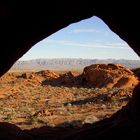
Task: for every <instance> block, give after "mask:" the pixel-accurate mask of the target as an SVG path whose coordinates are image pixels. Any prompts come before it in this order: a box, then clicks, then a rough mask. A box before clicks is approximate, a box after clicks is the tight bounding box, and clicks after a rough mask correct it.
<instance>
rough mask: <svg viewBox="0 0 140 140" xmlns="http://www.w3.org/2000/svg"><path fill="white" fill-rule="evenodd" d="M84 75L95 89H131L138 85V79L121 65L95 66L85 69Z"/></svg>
mask: <svg viewBox="0 0 140 140" xmlns="http://www.w3.org/2000/svg"><path fill="white" fill-rule="evenodd" d="M83 75H84V77H85V78H86V81H87V82H88V84H90V85H92V86H95V87H106V88H112V87H118V88H129V87H133V86H136V85H137V84H138V80H137V77H135V75H134V74H133V72H132V71H130V70H129V69H127V68H125V67H123V66H121V65H119V64H108V65H107V64H95V65H91V66H87V67H85V68H84V71H83Z"/></svg>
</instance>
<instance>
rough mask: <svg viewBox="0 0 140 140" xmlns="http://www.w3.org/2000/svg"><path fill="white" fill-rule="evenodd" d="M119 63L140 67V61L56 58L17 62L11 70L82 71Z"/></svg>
mask: <svg viewBox="0 0 140 140" xmlns="http://www.w3.org/2000/svg"><path fill="white" fill-rule="evenodd" d="M108 63H119V64H122V65H123V66H125V67H127V68H130V69H133V68H139V67H140V60H125V59H119V60H117V59H102V60H100V59H81V58H58V59H57V58H54V59H34V60H27V61H17V62H16V63H15V64H14V65H13V67H12V68H11V70H44V69H48V70H82V69H83V68H84V67H85V66H88V65H91V64H108Z"/></svg>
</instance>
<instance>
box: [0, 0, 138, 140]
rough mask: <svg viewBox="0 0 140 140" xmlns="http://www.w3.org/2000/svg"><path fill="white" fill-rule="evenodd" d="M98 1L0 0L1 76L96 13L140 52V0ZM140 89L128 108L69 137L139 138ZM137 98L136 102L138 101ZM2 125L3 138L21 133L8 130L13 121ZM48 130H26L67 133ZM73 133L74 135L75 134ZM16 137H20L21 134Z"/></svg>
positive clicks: (40, 133) (38, 133)
mask: <svg viewBox="0 0 140 140" xmlns="http://www.w3.org/2000/svg"><path fill="white" fill-rule="evenodd" d="M96 2H97V1H94V4H91V3H90V2H89V1H86V2H85V1H84V2H82V1H81V2H80V4H79V3H77V4H76V3H75V2H73V1H70V2H69V3H60V1H58V3H57V4H56V3H55V2H54V1H52V4H50V3H48V4H47V5H46V4H45V3H42V2H37V3H36V2H35V1H34V2H31V3H30V2H29V1H28V2H24V3H22V4H21V3H20V2H18V1H16V0H13V1H12V2H10V1H5V2H1V4H0V18H1V23H0V24H1V26H0V31H1V32H0V33H1V44H4V45H2V46H1V49H0V50H1V55H0V76H1V75H3V74H4V73H5V72H6V71H8V69H9V68H10V67H11V66H12V65H13V64H14V62H15V61H16V60H18V59H19V58H20V57H21V56H22V55H23V54H24V53H25V52H27V51H28V50H29V49H30V48H31V47H32V46H33V45H34V44H36V43H37V42H39V41H40V40H42V39H44V38H46V37H47V36H49V35H51V34H52V33H54V32H56V31H58V30H60V29H62V28H64V27H66V26H68V25H69V24H71V23H75V22H78V21H80V20H83V19H86V18H89V17H91V16H93V15H96V16H98V17H99V18H101V19H103V21H104V22H105V23H106V24H107V25H108V26H109V27H110V29H111V30H112V31H114V32H115V33H116V34H118V35H119V37H121V38H122V39H123V40H125V41H126V42H127V43H128V44H129V45H130V46H131V47H132V48H133V50H134V51H135V52H137V54H138V55H140V40H139V32H140V30H139V25H140V21H139V20H138V18H139V8H137V6H139V4H137V2H131V4H130V5H129V2H128V1H127V2H126V3H125V5H124V4H123V3H122V2H121V3H120V2H117V3H115V4H114V2H113V3H111V2H109V3H107V2H106V1H105V3H103V2H102V6H101V3H99V4H96ZM92 3H93V2H92ZM126 5H127V6H126ZM77 7H78V8H77ZM124 7H125V10H124ZM50 8H52V9H53V8H54V9H55V10H53V12H52V10H50ZM60 9H61V10H60ZM42 21H43V22H42ZM139 92H140V89H137V91H136V93H135V94H136V95H138V96H133V102H130V104H131V106H130V107H128V106H126V109H125V110H124V109H122V110H121V111H119V112H118V113H117V114H118V115H114V117H113V119H112V118H109V119H107V120H103V121H101V122H99V123H98V124H97V125H94V126H92V127H91V128H86V127H85V128H82V130H77V131H76V130H73V133H71V134H70V139H77V140H79V139H80V140H82V139H88V140H89V139H99V138H101V137H102V139H114V138H115V139H117V138H118V139H139V138H138V137H140V135H139V134H140V129H139V126H140V118H139V114H140V105H139V103H140V97H139V95H140V94H139ZM136 102H137V104H135V103H136ZM136 109H137V110H136ZM135 110H136V111H135ZM124 114H125V115H126V116H127V119H124ZM117 116H119V117H117ZM121 119H123V121H119V120H121ZM115 124H116V125H115ZM117 124H118V125H117ZM2 126H3V125H2V124H0V128H1V131H0V132H1V133H0V138H1V139H15V136H16V135H17V134H19V131H18V133H16V134H14V133H13V134H12V135H10V134H9V133H8V132H11V131H13V128H11V127H9V126H10V124H7V125H6V126H5V127H4V128H3V127H2ZM52 129H53V128H52ZM52 129H51V130H52ZM47 130H48V128H46V129H45V128H42V129H35V130H32V131H31V130H27V131H26V133H27V134H31V136H32V137H33V139H51V138H52V137H53V138H52V139H55V138H56V139H58V137H57V136H64V130H60V131H59V132H60V133H57V134H58V135H57V134H56V133H52V135H49V136H46V137H45V136H44V135H46V134H47V133H49V132H51V131H47ZM3 132H4V133H3ZM14 132H15V131H14ZM33 132H34V133H33ZM52 132H53V131H52ZM65 132H66V130H65ZM68 133H69V131H68ZM74 133H75V136H73V134H74ZM43 134H44V135H43ZM97 135H98V136H97ZM137 136H138V137H137ZM7 137H8V138H7ZM50 137H51V138H50ZM54 137H55V138H54ZM136 137H137V138H136ZM22 138H23V136H22ZM17 139H18V140H19V138H17ZM23 139H24V138H23ZM64 139H67V138H64ZM67 140H68V139H67Z"/></svg>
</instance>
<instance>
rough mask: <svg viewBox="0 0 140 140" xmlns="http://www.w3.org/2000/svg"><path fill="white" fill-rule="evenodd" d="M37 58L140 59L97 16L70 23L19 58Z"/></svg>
mask: <svg viewBox="0 0 140 140" xmlns="http://www.w3.org/2000/svg"><path fill="white" fill-rule="evenodd" d="M38 58H83V59H84V58H90V59H108V58H112V59H133V60H138V59H140V58H139V57H138V55H137V54H136V53H135V52H134V51H133V50H132V49H131V48H130V47H129V46H128V44H127V43H126V42H124V41H123V40H122V39H120V37H119V36H118V35H116V34H115V33H113V32H112V31H111V30H110V29H109V28H108V26H107V25H106V24H105V23H104V22H103V21H102V20H101V19H99V18H98V17H95V16H94V17H92V18H89V19H86V20H82V21H80V22H77V23H74V24H71V25H69V26H67V27H66V28H63V29H61V30H59V31H58V32H56V33H54V34H52V35H51V36H49V37H47V38H46V39H44V40H42V41H40V42H38V43H37V44H36V45H34V46H33V47H32V48H31V49H30V50H29V51H28V52H27V53H26V54H25V55H24V56H23V57H21V58H20V60H30V59H38Z"/></svg>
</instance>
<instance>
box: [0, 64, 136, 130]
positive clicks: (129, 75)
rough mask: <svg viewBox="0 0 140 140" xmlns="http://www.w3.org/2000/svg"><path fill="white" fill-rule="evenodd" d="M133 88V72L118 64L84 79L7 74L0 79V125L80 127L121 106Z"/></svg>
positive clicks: (95, 68)
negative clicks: (5, 123)
mask: <svg viewBox="0 0 140 140" xmlns="http://www.w3.org/2000/svg"><path fill="white" fill-rule="evenodd" d="M95 77H96V78H95ZM99 77H100V79H99ZM101 78H102V79H101ZM107 78H108V79H107ZM110 79H112V80H110ZM114 79H115V80H114ZM120 79H121V80H120ZM126 79H127V80H126ZM119 82H120V83H119ZM101 83H102V84H101ZM137 83H138V78H137V77H136V76H135V74H134V73H133V72H132V71H131V70H129V69H126V68H125V67H123V66H121V65H117V64H116V65H114V64H112V65H111V64H110V65H103V64H102V65H97V64H96V65H91V66H89V67H86V68H85V69H84V70H83V72H82V73H80V72H74V71H69V72H67V71H65V72H63V71H59V72H56V71H49V70H44V71H38V72H24V73H23V72H8V73H6V74H5V75H4V76H2V77H1V79H0V121H2V122H10V123H14V124H16V125H17V126H19V127H21V128H22V129H31V128H34V127H41V126H44V125H48V126H51V127H55V126H57V127H81V126H82V125H83V124H86V123H94V122H97V121H99V120H102V119H104V118H107V117H110V116H111V115H112V114H113V113H115V112H116V111H118V110H119V109H121V108H122V107H123V106H125V105H126V104H127V103H128V101H129V100H130V99H131V97H132V91H133V89H134V87H135V85H137ZM115 85H118V86H115Z"/></svg>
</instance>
